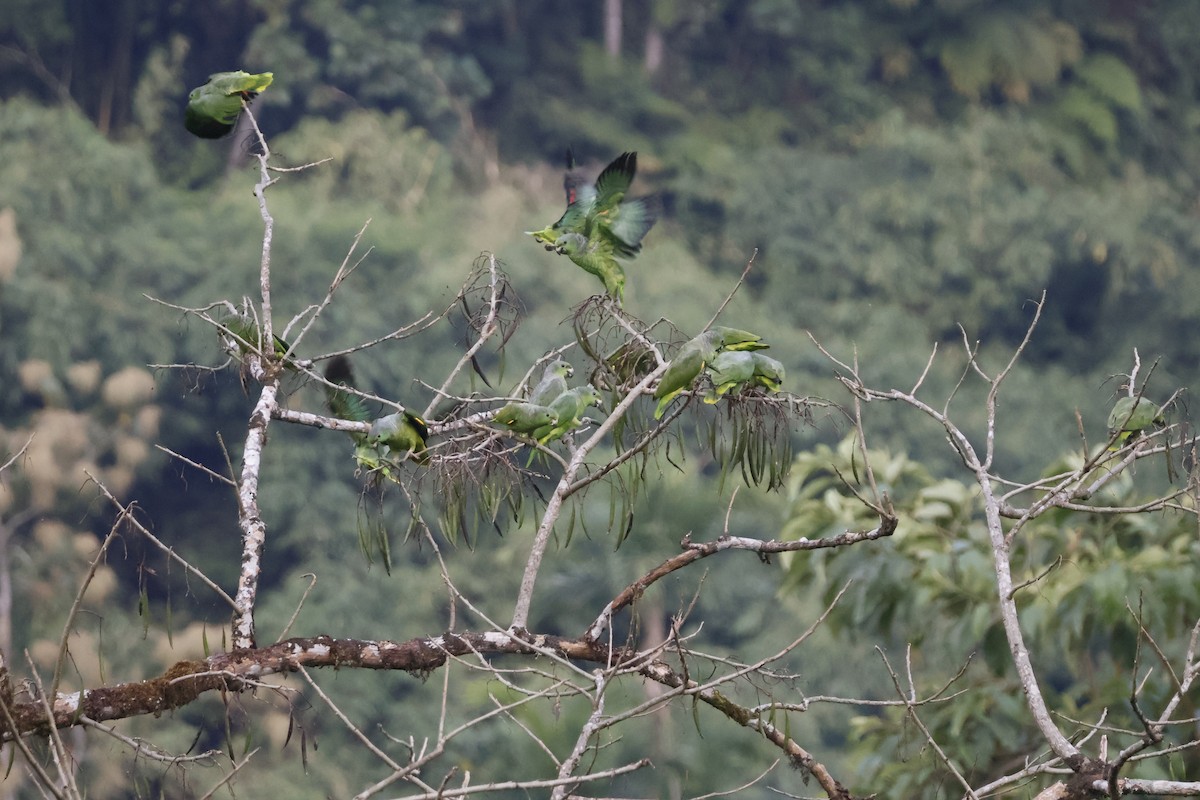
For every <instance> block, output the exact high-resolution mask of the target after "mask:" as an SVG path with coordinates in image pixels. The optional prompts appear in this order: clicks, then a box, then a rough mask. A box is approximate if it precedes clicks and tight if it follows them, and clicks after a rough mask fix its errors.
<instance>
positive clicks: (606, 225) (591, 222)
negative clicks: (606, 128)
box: [527, 152, 658, 303]
mask: <svg viewBox="0 0 1200 800" xmlns="http://www.w3.org/2000/svg"><path fill="white" fill-rule="evenodd" d="M568 159H569V160H568V167H572V166H573V160H571V159H570V156H569V155H568ZM636 173H637V153H633V152H627V153H622V154H621V155H619V156H617V158H616V159H614V160H613V162H612V163H611V164H609V165H608V166H607V167H605V168H604V171H603V172H601V173H600V176H599V177H598V178H597V179H596V184H595V186H588V185H587V184H586V183H582V182H578V181H576V179H574V178H573V177H572V172H571V170H570V169H568V172H567V177H566V178H565V179H564V181H563V186H564V188H565V190H566V193H567V200H568V205H567V210H566V211H564V212H563V215H562V216H561V217H559V219H558V221H557V222H555V223H553V224H551V225H549V226H547V227H545V228H543V229H542V230H540V231H527V233H529V235H530V236H532V237H533V238H534V239H536V240H537V241H539V242H541V243H542V244H543V245H545V246H546V249H548V250H555V251H557V252H558V253H560V254H562V255H565V256H567V257H568V258H570V259H571V260H572V261H574V262H575V263H576V264H577V265H578V266H580V267H581V268H583V269H584V270H585V271H587V272H590V273H591V274H593V275H595V276H596V277H597V278H599V279H600V281H601V283H603V284H604V289H605V291H606V292H608V294H609V295H610V296H612V297H613V298H614V299H615V300H616V301H617V302H618V303H620V302H621V300H622V298H623V296H624V293H625V271H624V270H623V269H622V268H621V265H620V264H618V263H617V259H618V258H633V257H634V256H636V255H637V254H638V252H640V251H641V249H642V239H643V238H645V236H646V233H647V232H648V231H649V230H650V228H651V227H653V225H654V222H655V221H656V219H657V217H658V200H657V199H656V198H654V197H639V198H637V199H634V200H625V193H626V192H627V191H629V186H630V184H632V183H633V177H634V175H635V174H636Z"/></svg>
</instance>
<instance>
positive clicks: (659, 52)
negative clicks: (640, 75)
mask: <svg viewBox="0 0 1200 800" xmlns="http://www.w3.org/2000/svg"><path fill="white" fill-rule="evenodd" d="M662 60H663V35H662V29H661V28H659V27H658V25H656V24H654V23H653V22H652V23H650V25H649V27H647V28H646V54H645V58H644V60H643V66H644V67H645V69H646V74H647V75H651V76H653V75H656V74H657V73H658V68H659V67H661V66H662Z"/></svg>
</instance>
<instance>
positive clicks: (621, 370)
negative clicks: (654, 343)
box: [592, 339, 658, 389]
mask: <svg viewBox="0 0 1200 800" xmlns="http://www.w3.org/2000/svg"><path fill="white" fill-rule="evenodd" d="M657 365H658V362H657V361H656V360H655V358H654V352H653V351H652V350H651V349H650V348H649V347H648V346H647V345H646V343H645V342H642V341H639V340H637V339H630V340H629V341H627V342H625V343H624V344H622V345H621V346H620V347H617V348H616V349H615V350H613V351H612V352H611V353H609V354H608V355H607V356H605V357H604V361H603V363H602V364H601V365H597V367H596V369H595V370H593V371H592V384H593V385H595V384H596V383H597V382H603V383H604V385H605V388H610V389H611V388H614V387H612V386H610V385H609V384H610V383H611V382H612V381H611V377H610V376H616V378H617V382H618V383H619V384H624V383H627V382H629V381H631V380H633V379H635V378H640V377H642V376H643V375H649V374H650V373H651V372H652V371H653V370H654V368H655V367H656V366H657Z"/></svg>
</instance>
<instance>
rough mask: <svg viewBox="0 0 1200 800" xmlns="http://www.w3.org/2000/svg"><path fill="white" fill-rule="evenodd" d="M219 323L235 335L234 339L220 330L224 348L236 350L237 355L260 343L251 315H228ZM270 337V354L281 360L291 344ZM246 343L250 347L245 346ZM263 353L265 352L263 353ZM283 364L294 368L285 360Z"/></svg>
mask: <svg viewBox="0 0 1200 800" xmlns="http://www.w3.org/2000/svg"><path fill="white" fill-rule="evenodd" d="M221 324H222V325H224V326H225V327H226V329H228V331H229V333H232V334H233V336H236V337H237V338H236V339H234V338H233V337H231V336H229V335H228V334H226V333H225V332H224V331H222V332H221V338H222V339H224V340H225V345H226V348H227V349H228V350H229V351H230V352H233V351H235V350H236V351H237V352H238V354H239V355H242V356H245V355H246V354H247V353H249V352H250V350H251V349H252V348H253V349H258V348H259V346H260V345H261V344H262V342H261V339H262V334H261V333H259V330H258V322H257V321H256V320H255V319H254V318H253V317H249V316H246V317H240V316H239V317H229V318H228V319H223V320H221ZM271 338H272V339H273V340H274V343H273V344H274V346H273V347H272V348H271V349H272V355H273V356H274V357H275V358H276V359H279V360H282V359H283V357H284V356H285V355H286V354H287V352H288V350H291V349H292V348H291V345H289V344H288V343H287V342H285V341H284V340H283V339H280V338H279V337H278V336H276V335H274V334H272V335H271ZM247 345H250V346H251V347H247ZM263 355H266V354H265V353H264V354H263ZM284 366H285V367H287V368H288V369H290V370H295V369H296V365H295V364H291V363H288V362H286V361H285V362H284Z"/></svg>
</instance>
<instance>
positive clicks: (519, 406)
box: [492, 401, 558, 434]
mask: <svg viewBox="0 0 1200 800" xmlns="http://www.w3.org/2000/svg"><path fill="white" fill-rule="evenodd" d="M557 421H558V415H556V414H555V413H554V412H553V411H551V410H550V408H549V407H548V406H540V405H535V404H534V403H525V402H519V401H518V402H512V403H509V404H508V405H506V406H504V407H503V408H501V409H499V410H497V411H496V413H495V415H493V417H492V422H495V423H496V424H497V425H501V426H503V427H505V428H508V429H509V430H510V431H512V432H513V433H524V434H532V433H533V432H534V431H536V430H537V429H538V428H542V427H545V426H546V425H553V424H554V423H555V422H557Z"/></svg>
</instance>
